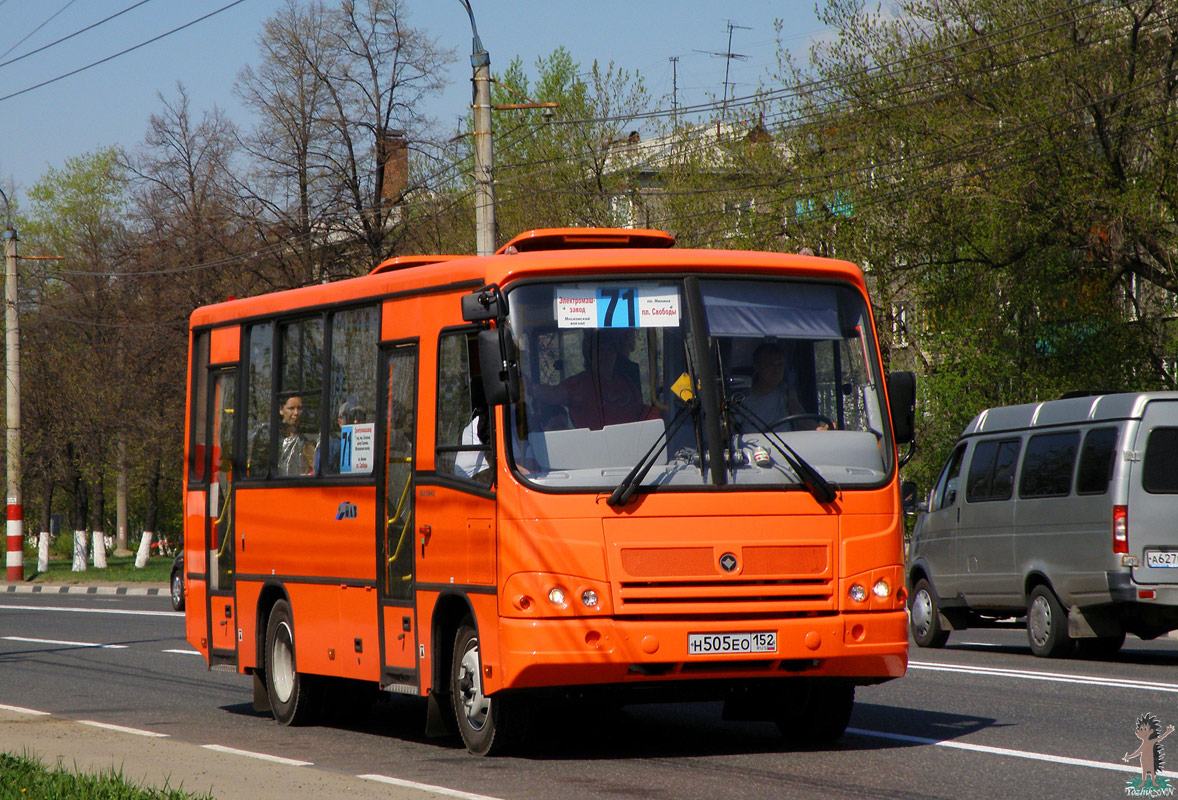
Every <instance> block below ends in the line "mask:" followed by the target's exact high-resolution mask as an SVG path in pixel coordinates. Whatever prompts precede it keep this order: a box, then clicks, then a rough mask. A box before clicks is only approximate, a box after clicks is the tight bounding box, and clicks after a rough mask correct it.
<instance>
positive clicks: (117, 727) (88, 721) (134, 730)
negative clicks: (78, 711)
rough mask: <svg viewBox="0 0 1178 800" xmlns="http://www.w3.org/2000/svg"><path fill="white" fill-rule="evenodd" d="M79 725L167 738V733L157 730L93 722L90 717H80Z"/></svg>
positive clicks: (151, 737) (153, 737)
mask: <svg viewBox="0 0 1178 800" xmlns="http://www.w3.org/2000/svg"><path fill="white" fill-rule="evenodd" d="M78 724H79V725H89V726H90V727H92V728H102V729H103V730H107V731H115V732H117V733H129V734H131V735H132V736H146V737H148V738H150V739H167V738H169V736H168V734H166V733H160V732H159V731H145V730H143V729H142V728H128V727H127V726H125V725H112V724H111V723H109V722H95V721H94V720H92V719H80V720H78Z"/></svg>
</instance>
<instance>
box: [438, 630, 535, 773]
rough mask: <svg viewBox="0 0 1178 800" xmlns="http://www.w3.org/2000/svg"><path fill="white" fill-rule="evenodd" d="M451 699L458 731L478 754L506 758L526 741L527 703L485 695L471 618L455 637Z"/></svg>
mask: <svg viewBox="0 0 1178 800" xmlns="http://www.w3.org/2000/svg"><path fill="white" fill-rule="evenodd" d="M450 697H451V700H452V703H453V705H454V718H455V720H456V721H457V723H458V732H459V733H460V734H461V735H462V741H463V743H464V744H465V745H466V749H467V750H469V751H470V752H471V753H473V754H474V755H476V756H492V755H503V754H505V753H507V752H510V751H511V750H513V749H515V748H516V747H518V746H519V744H520V743H521V742H522V741H523V739H524V737H525V735H526V733H527V727H528V723H529V721H530V714H529V709H528V708H527V706H526V700H525V699H524V698H521V697H517V696H513V695H511V694H506V693H503V692H500V693H498V694H495V695H494V696H491V695H487V694H485V693H484V692H483V672H482V660H481V659H480V658H479V632H478V631H477V630H475V627H474V622H473V621H472V620H470V619H469V618H468V619H466V620H465V621H464V622H463V623H462V625H460V626H459V627H458V633H457V634H456V635H455V637H454V659H453V661H451V662H450Z"/></svg>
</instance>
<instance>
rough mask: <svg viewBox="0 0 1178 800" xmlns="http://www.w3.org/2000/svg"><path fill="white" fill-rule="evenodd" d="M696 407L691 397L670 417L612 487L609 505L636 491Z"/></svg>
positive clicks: (620, 503)
mask: <svg viewBox="0 0 1178 800" xmlns="http://www.w3.org/2000/svg"><path fill="white" fill-rule="evenodd" d="M698 408H699V400H697V399H695V398H694V397H693V398H692V399H690V400H688V401H686V402H685V403H684V404H683V408H681V409H679V410H678V411H677V412H675V416H674V417H673V418H672V419H671V424H670V425H668V426H667V429H666V430H664V431H663V432H662V433H661V434H659V438H658V439H656V440H655V442H654V444H652V445H651V446H650V449H649V450H647V451H646V455H644V456H643V457H642V458H640V459H638V463H637V464H635V465H634V466H633V467H632V468H631V469H630V471H629V472H628V473H626V477H624V478H622V482H621V483H619V484H618V485H617V488H615V489H614V491H613V493H612V494H611V495H610V496H609V499H608V500H606V501H605V502H607V503H608V504H609V505H611V506H624V505H626V503H628V502H630V498H631V497H633V496H634V493H635V492H636V491H638V486H639V484H641V483H642V479H643V478H645V477H646V473H648V472H650V468H651V467H653V466H654V460H655V459H656V458H658V457H659V454H661V453H662V452H663V451H664V450H666V449H667V445H668V444H670V442H671V437H672V436H674V435H675V432H676V431H678V430H679V428H680V427H682V425H683V423H684V421H685V420H686V419H687V413H688V412H689V411H690V412H693V413H694V412H695V410H696V409H698Z"/></svg>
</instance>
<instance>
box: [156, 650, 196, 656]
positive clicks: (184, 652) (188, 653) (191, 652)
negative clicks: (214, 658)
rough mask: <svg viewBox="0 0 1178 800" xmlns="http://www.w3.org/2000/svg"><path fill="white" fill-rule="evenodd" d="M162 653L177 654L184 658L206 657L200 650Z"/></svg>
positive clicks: (164, 651)
mask: <svg viewBox="0 0 1178 800" xmlns="http://www.w3.org/2000/svg"><path fill="white" fill-rule="evenodd" d="M160 652H163V653H176V654H177V655H182V656H199V655H204V654H203V653H201V652H200V651H199V650H161V651H160Z"/></svg>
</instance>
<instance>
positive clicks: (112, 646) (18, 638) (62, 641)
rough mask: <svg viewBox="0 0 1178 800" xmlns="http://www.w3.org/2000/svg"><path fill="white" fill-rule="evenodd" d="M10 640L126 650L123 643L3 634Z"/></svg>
mask: <svg viewBox="0 0 1178 800" xmlns="http://www.w3.org/2000/svg"><path fill="white" fill-rule="evenodd" d="M4 638H5V639H7V640H8V641H10V642H31V643H32V644H60V645H65V646H66V647H99V648H103V649H106V650H126V649H127V645H125V644H102V643H101V642H70V641H67V640H65V639H30V638H28V637H27V636H5V637H4Z"/></svg>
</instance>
